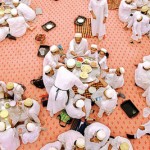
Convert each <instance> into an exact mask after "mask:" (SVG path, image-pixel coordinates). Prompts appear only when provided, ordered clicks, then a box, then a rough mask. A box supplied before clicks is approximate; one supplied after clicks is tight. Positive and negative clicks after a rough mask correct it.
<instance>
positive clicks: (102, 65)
mask: <svg viewBox="0 0 150 150" xmlns="http://www.w3.org/2000/svg"><path fill="white" fill-rule="evenodd" d="M99 65H100V68H101V69H108V66H107V57H106V56H104V57H103V58H100V57H99Z"/></svg>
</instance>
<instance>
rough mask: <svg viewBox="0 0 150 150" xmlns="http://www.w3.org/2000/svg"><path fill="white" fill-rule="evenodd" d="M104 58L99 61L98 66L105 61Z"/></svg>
mask: <svg viewBox="0 0 150 150" xmlns="http://www.w3.org/2000/svg"><path fill="white" fill-rule="evenodd" d="M106 59H107V58H106V56H104V57H103V58H102V59H101V60H100V61H99V64H100V65H101V64H102V63H103V62H104V61H106Z"/></svg>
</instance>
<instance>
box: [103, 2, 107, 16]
mask: <svg viewBox="0 0 150 150" xmlns="http://www.w3.org/2000/svg"><path fill="white" fill-rule="evenodd" d="M104 16H105V17H108V3H107V1H106V2H105V5H104Z"/></svg>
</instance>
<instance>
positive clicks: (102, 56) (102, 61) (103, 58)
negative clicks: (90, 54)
mask: <svg viewBox="0 0 150 150" xmlns="http://www.w3.org/2000/svg"><path fill="white" fill-rule="evenodd" d="M107 54H108V53H107V50H106V49H104V48H101V49H100V51H99V58H98V61H99V62H98V64H99V66H100V69H101V76H102V77H103V78H104V77H105V76H106V72H105V70H106V69H108V66H107Z"/></svg>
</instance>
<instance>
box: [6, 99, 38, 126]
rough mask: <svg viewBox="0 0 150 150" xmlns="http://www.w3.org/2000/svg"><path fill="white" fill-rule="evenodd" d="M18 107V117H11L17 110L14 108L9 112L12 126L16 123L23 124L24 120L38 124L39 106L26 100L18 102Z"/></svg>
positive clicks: (35, 102)
mask: <svg viewBox="0 0 150 150" xmlns="http://www.w3.org/2000/svg"><path fill="white" fill-rule="evenodd" d="M18 105H19V108H20V110H18V115H16V116H14V115H13V114H14V112H15V111H17V110H15V109H17V107H16V106H14V109H10V110H9V113H10V118H11V120H12V124H13V125H16V124H17V123H18V122H24V121H25V120H26V119H31V120H33V121H34V122H36V123H38V124H40V120H39V118H38V115H39V112H40V105H39V103H38V102H37V101H36V100H33V99H30V98H27V99H26V100H24V101H20V102H19V104H18ZM21 110H23V111H21ZM20 111H21V112H20ZM11 112H12V113H11ZM19 113H20V114H19Z"/></svg>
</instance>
